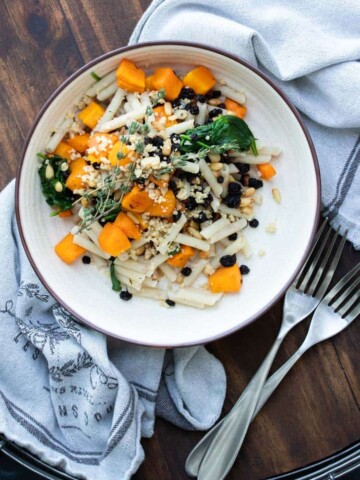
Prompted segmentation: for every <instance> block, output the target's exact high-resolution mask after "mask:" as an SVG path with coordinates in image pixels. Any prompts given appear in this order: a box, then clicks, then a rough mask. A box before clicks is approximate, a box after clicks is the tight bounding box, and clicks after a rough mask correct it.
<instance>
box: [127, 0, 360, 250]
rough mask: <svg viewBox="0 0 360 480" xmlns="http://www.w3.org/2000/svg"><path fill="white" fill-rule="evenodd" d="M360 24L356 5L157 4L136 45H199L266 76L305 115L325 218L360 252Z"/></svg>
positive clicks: (326, 0)
mask: <svg viewBox="0 0 360 480" xmlns="http://www.w3.org/2000/svg"><path fill="white" fill-rule="evenodd" d="M359 25H360V2H357V1H354V0H346V1H345V2H344V1H340V0H318V1H317V2H313V1H312V0H297V1H296V2H289V1H288V2H284V1H283V0H257V1H256V2H254V1H253V0H241V1H240V0H155V1H154V2H153V3H152V4H151V5H150V7H149V8H148V10H147V11H146V12H145V14H144V15H143V17H142V19H141V20H140V22H139V23H138V25H137V26H136V28H135V30H134V32H133V34H132V36H131V38H130V44H133V43H138V42H148V41H157V40H158V41H159V40H182V41H188V42H189V41H190V42H200V43H204V44H207V45H210V46H213V47H217V48H222V49H224V50H227V51H229V52H231V53H233V54H235V55H238V56H240V57H242V58H243V59H245V60H247V61H248V62H250V63H251V64H252V65H254V66H256V67H258V68H259V69H260V70H261V71H263V72H264V73H265V74H267V75H268V76H269V77H270V78H271V79H272V80H273V81H274V82H275V83H276V84H277V85H279V87H281V89H282V90H283V91H284V92H285V93H286V94H287V95H288V97H289V98H290V100H292V102H293V103H294V105H295V106H296V107H297V108H298V109H299V110H300V112H301V113H302V114H303V119H304V121H305V124H306V125H307V127H308V128H309V131H310V134H311V136H312V138H313V140H314V144H315V148H316V151H317V154H318V158H319V163H320V170H321V181H322V206H323V213H324V215H328V216H329V217H330V219H332V220H333V225H334V226H338V224H341V225H343V227H344V228H346V229H348V230H349V234H348V238H349V240H350V241H351V242H352V243H353V245H354V247H355V248H357V249H359V248H360V171H359V170H360V169H359V168H358V167H359V163H360V63H359V59H360V28H359ZM189 63H191V59H189Z"/></svg>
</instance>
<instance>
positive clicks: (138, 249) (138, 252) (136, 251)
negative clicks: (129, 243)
mask: <svg viewBox="0 0 360 480" xmlns="http://www.w3.org/2000/svg"><path fill="white" fill-rule="evenodd" d="M144 252H145V245H143V246H142V247H139V248H137V249H136V250H135V253H136V255H142V254H143V253H144Z"/></svg>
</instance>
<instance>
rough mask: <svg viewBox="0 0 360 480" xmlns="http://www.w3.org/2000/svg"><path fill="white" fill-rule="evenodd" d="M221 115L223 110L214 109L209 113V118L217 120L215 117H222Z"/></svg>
mask: <svg viewBox="0 0 360 480" xmlns="http://www.w3.org/2000/svg"><path fill="white" fill-rule="evenodd" d="M221 114H222V110H221V108H213V109H212V110H210V112H209V118H215V117H217V116H218V115H221Z"/></svg>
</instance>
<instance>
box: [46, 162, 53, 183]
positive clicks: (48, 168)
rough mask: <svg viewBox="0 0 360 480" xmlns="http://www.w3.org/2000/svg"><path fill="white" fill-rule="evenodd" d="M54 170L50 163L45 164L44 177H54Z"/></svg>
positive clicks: (48, 178)
mask: <svg viewBox="0 0 360 480" xmlns="http://www.w3.org/2000/svg"><path fill="white" fill-rule="evenodd" d="M54 175H55V172H54V169H53V167H52V166H51V165H47V166H46V169H45V178H46V180H51V179H52V178H54Z"/></svg>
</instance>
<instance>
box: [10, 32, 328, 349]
mask: <svg viewBox="0 0 360 480" xmlns="http://www.w3.org/2000/svg"><path fill="white" fill-rule="evenodd" d="M165 45H174V46H180V47H181V46H184V47H192V48H198V49H200V50H207V51H210V52H214V53H217V54H219V55H222V56H224V57H228V58H230V59H232V60H234V61H235V62H237V63H240V64H241V65H243V66H245V67H247V68H248V69H249V70H251V71H253V72H254V73H256V74H257V75H259V77H261V78H262V79H263V80H265V82H267V83H268V84H269V85H270V86H271V87H272V88H273V89H274V90H275V91H276V92H277V93H278V94H279V95H280V97H281V98H282V99H283V100H284V101H285V103H286V104H287V106H288V107H289V108H290V110H291V111H292V113H293V114H294V116H295V118H296V119H297V121H298V123H299V125H300V127H301V129H302V131H303V133H304V135H305V138H306V141H307V143H308V145H309V148H310V151H311V156H312V159H313V164H314V168H315V174H316V184H317V199H316V202H317V204H316V216H315V221H314V225H313V228H312V232H311V236H310V239H309V242H308V244H307V246H306V249H305V251H304V254H303V256H302V258H301V261H300V262H299V264H298V266H297V268H296V269H295V271H294V273H293V274H292V276H291V277H290V279H289V280H288V281H287V282H286V284H285V285H284V286H283V288H282V289H281V290H280V291H279V292H278V293H277V295H275V296H274V298H273V299H272V300H271V301H270V302H269V303H268V304H267V305H265V306H264V307H263V308H262V309H261V310H259V311H258V312H256V313H255V314H254V315H252V316H251V317H249V318H248V319H247V320H246V322H244V323H242V324H241V325H238V326H236V327H233V328H231V329H229V330H226V331H224V332H222V333H221V334H218V335H214V336H211V337H208V338H204V339H203V340H201V342H199V341H194V342H191V341H190V342H184V343H181V344H176V345H163V344H153V343H143V342H140V341H136V340H134V339H128V338H126V337H124V336H121V335H116V334H114V333H112V332H109V331H107V330H106V329H104V328H101V327H100V326H99V325H94V324H93V323H92V322H90V321H88V320H87V319H86V318H83V317H82V316H81V315H79V314H78V313H76V312H75V311H74V310H73V309H72V308H71V307H69V306H68V305H67V304H66V302H64V301H63V300H62V299H61V298H60V297H59V296H58V295H57V294H56V293H55V292H54V291H53V290H52V288H51V287H50V286H49V285H48V284H47V282H45V281H44V279H43V278H42V275H41V273H40V271H39V270H38V268H37V266H36V263H35V261H34V259H33V258H32V256H31V254H30V251H29V249H28V246H27V244H26V241H25V236H24V232H23V229H22V225H21V218H20V209H19V200H20V197H19V195H20V192H19V190H20V178H21V172H22V167H23V163H24V160H25V154H26V151H27V149H28V145H29V142H30V139H31V137H32V135H33V133H34V130H35V128H36V127H37V125H38V123H39V121H40V119H41V118H42V116H43V115H44V113H45V111H46V110H47V109H48V107H49V106H50V105H51V103H52V102H53V100H54V99H55V98H56V97H57V96H58V95H59V94H60V93H61V92H62V91H63V90H64V88H66V87H67V86H68V85H69V84H70V83H71V82H72V81H73V80H74V79H75V78H77V77H78V76H79V75H81V74H82V73H83V72H84V71H86V70H88V69H89V68H90V67H93V66H95V65H97V64H98V63H100V62H102V61H103V60H105V59H107V58H110V57H113V56H115V55H118V54H121V53H125V52H131V51H132V50H136V49H138V48H142V47H154V46H155V47H156V46H165ZM320 204H321V182H320V168H319V163H318V159H317V154H316V150H315V147H314V144H313V141H312V139H311V136H310V134H309V132H308V129H307V127H306V126H305V124H304V121H303V119H302V118H301V116H300V113H299V112H298V110H297V109H296V107H295V106H294V105H293V104H292V102H291V101H290V100H289V98H288V97H287V95H285V93H284V92H283V91H282V90H281V89H280V88H279V87H278V86H277V85H276V84H275V83H274V82H273V81H272V80H271V79H270V78H268V77H267V75H265V74H264V73H263V72H261V71H260V70H259V69H257V68H256V67H254V66H253V65H251V64H249V63H248V62H247V61H246V60H243V59H242V58H241V57H238V56H237V55H234V54H232V53H229V52H227V51H226V50H222V49H220V48H216V47H210V46H208V45H205V44H202V43H195V42H182V41H181V42H180V41H159V42H158V41H157V42H144V43H137V44H135V45H127V46H125V47H120V48H117V49H115V50H111V51H110V52H107V53H105V54H103V55H100V56H99V57H97V58H95V59H94V60H91V61H90V62H88V63H86V64H85V65H83V66H82V67H81V68H79V69H78V70H77V71H76V72H75V73H73V74H72V75H71V76H70V77H69V78H67V79H66V80H65V81H64V82H63V83H62V84H61V85H60V86H59V87H58V88H57V89H56V90H55V91H54V92H53V93H52V94H51V95H50V97H49V98H48V99H47V100H46V102H45V103H44V105H43V106H42V107H41V109H40V111H39V113H38V114H37V116H36V117H35V120H34V122H33V124H32V126H31V128H30V131H29V133H28V134H27V136H26V139H25V142H24V146H23V149H22V152H21V160H20V163H19V166H18V170H17V174H16V188H15V213H16V220H17V224H18V228H19V233H20V238H21V242H22V244H23V247H24V250H25V252H26V255H27V257H28V259H29V262H30V264H31V266H32V267H33V269H34V271H35V273H36V274H37V276H38V277H39V279H40V281H41V282H42V284H43V285H44V287H45V288H46V289H47V291H48V292H49V293H50V295H51V296H52V297H53V298H55V300H56V301H57V302H58V303H59V304H60V305H62V306H63V307H64V308H65V309H66V310H67V311H68V312H69V313H70V314H71V315H72V316H74V317H75V318H76V319H78V320H80V322H82V323H84V324H85V325H88V326H90V327H92V328H94V329H95V330H97V331H99V332H101V333H104V334H105V335H109V336H111V337H113V338H117V339H119V340H124V341H126V342H129V343H133V344H137V345H146V346H152V347H159V348H181V347H189V346H195V345H201V344H207V343H209V342H213V341H215V340H219V339H221V338H223V337H226V336H228V335H231V334H232V333H235V332H236V331H238V330H241V329H243V328H244V327H246V326H247V325H249V324H251V323H252V322H254V321H255V320H257V319H258V318H259V317H261V316H262V315H263V314H264V313H266V312H267V311H268V310H269V309H270V308H271V307H272V306H273V305H274V304H275V303H276V302H278V301H279V300H280V299H281V298H282V296H283V295H284V294H285V293H286V290H287V289H288V288H289V286H290V285H291V283H292V282H293V281H294V279H295V278H296V275H297V274H298V272H299V271H300V269H301V267H302V265H303V263H304V261H305V259H306V257H307V255H308V253H309V251H310V247H311V245H312V242H313V239H314V236H315V233H316V230H317V225H318V222H319V217H320Z"/></svg>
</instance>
